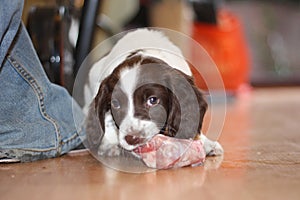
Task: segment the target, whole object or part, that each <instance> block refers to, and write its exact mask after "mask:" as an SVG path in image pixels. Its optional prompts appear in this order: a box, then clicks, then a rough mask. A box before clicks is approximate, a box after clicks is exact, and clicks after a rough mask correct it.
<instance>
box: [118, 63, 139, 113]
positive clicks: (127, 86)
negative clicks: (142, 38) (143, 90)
mask: <svg viewBox="0 0 300 200" xmlns="http://www.w3.org/2000/svg"><path fill="white" fill-rule="evenodd" d="M138 65H139V64H136V66H134V67H132V68H130V69H125V70H123V71H122V72H121V74H120V87H121V90H122V91H123V92H124V93H125V94H126V96H127V99H128V103H129V105H128V113H127V114H128V115H130V116H133V114H134V105H133V94H134V91H135V90H136V86H137V80H138V75H139V68H138Z"/></svg>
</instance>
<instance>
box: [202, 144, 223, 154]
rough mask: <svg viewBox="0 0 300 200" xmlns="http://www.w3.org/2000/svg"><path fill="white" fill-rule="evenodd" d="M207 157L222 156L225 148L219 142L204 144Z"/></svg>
mask: <svg viewBox="0 0 300 200" xmlns="http://www.w3.org/2000/svg"><path fill="white" fill-rule="evenodd" d="M204 149H205V151H206V155H207V156H221V155H223V154H224V150H223V147H222V146H221V145H220V143H219V142H208V143H205V144H204Z"/></svg>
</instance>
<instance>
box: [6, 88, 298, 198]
mask: <svg viewBox="0 0 300 200" xmlns="http://www.w3.org/2000/svg"><path fill="white" fill-rule="evenodd" d="M226 116H227V117H226V121H225V124H224V129H223V133H222V135H221V138H220V142H221V144H222V145H223V147H224V149H225V154H224V157H223V158H221V157H215V158H208V160H207V161H206V163H205V165H204V166H200V167H194V168H192V167H186V168H181V169H175V170H161V171H156V172H150V173H142V174H132V173H124V172H120V171H116V170H113V169H111V168H108V167H105V166H103V165H102V164H101V163H100V162H99V161H97V160H95V159H94V158H93V157H92V156H90V155H89V154H88V153H87V152H81V153H73V154H69V155H66V156H63V157H60V158H56V159H50V160H44V161H39V162H34V163H26V164H1V165H0V199H1V200H14V199H22V200H27V199H30V200H35V199H37V200H40V199H43V200H48V199H55V200H56V199H72V200H76V199H80V200H83V199H93V200H96V199H103V200H110V199H125V200H127V199H128V200H135V199H142V200H148V199H149V200H152V199H173V200H176V199H204V200H206V199H207V200H208V199H209V200H210V199H222V200H223V199H299V198H300V88H281V89H278V88H276V89H256V90H254V91H253V92H252V94H250V95H244V96H241V97H239V98H238V99H237V100H236V101H234V102H231V103H230V104H228V106H227V115H226ZM222 159H223V160H222Z"/></svg>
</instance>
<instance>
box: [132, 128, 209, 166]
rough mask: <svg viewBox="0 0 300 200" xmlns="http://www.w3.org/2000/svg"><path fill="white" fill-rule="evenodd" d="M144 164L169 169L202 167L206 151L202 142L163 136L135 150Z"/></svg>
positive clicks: (158, 136)
mask: <svg viewBox="0 0 300 200" xmlns="http://www.w3.org/2000/svg"><path fill="white" fill-rule="evenodd" d="M134 153H135V154H137V155H138V156H139V157H140V158H141V159H142V160H143V162H144V163H145V164H146V165H147V166H148V167H151V168H156V169H169V168H178V167H184V166H189V165H192V166H195V165H200V164H202V163H203V162H204V160H205V155H206V154H205V150H204V148H203V145H202V142H201V141H200V140H192V139H177V138H172V137H167V136H164V135H161V134H158V135H156V136H155V137H153V138H152V139H151V140H150V141H149V142H148V143H146V144H144V145H142V146H140V147H137V148H136V149H134Z"/></svg>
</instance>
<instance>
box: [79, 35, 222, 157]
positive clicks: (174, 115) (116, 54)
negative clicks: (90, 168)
mask: <svg viewBox="0 0 300 200" xmlns="http://www.w3.org/2000/svg"><path fill="white" fill-rule="evenodd" d="M100 74H102V76H100ZM84 93H85V102H86V106H85V110H86V112H87V113H88V114H87V123H86V124H87V141H86V142H87V143H88V145H89V147H91V150H92V151H95V152H97V153H98V154H100V155H108V156H117V155H119V154H120V152H121V151H122V149H123V150H124V149H125V150H128V151H131V150H133V149H135V148H136V147H138V146H140V145H143V144H145V143H146V142H147V141H149V140H150V139H151V138H152V137H153V136H154V135H156V134H164V135H167V136H170V137H177V138H184V139H188V138H192V139H194V138H199V136H200V138H201V140H202V141H203V144H204V148H205V151H206V153H207V155H219V154H222V153H223V149H222V147H221V146H220V144H219V143H218V142H213V141H210V140H209V139H207V138H206V137H205V136H204V135H203V134H201V128H202V122H203V117H204V114H205V111H206V109H207V103H206V101H205V100H204V97H203V95H202V93H201V91H200V90H199V89H198V88H197V87H196V86H195V83H194V80H193V77H192V72H191V70H190V68H189V65H188V63H187V62H186V61H185V59H184V57H183V55H182V53H181V51H180V49H179V48H178V47H176V46H175V45H174V44H173V43H172V42H170V40H169V39H168V38H167V37H166V36H164V35H163V34H162V33H161V32H158V31H153V30H149V29H138V30H136V31H133V32H129V33H127V34H126V35H125V36H124V37H122V38H121V39H120V40H119V41H118V42H117V43H116V45H115V46H114V47H113V48H112V50H111V51H110V53H109V54H108V55H106V56H105V57H103V58H102V59H101V60H100V61H98V62H97V63H95V64H94V66H93V67H92V68H91V70H90V73H89V81H88V82H87V84H86V85H85V91H84Z"/></svg>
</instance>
